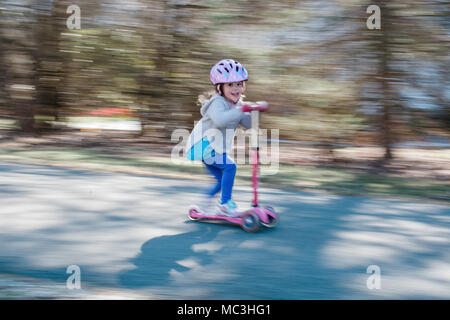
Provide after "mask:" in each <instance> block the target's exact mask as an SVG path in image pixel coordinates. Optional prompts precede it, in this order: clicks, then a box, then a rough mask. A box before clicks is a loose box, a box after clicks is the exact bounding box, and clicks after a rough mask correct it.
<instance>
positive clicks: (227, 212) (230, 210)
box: [217, 199, 240, 217]
mask: <svg viewBox="0 0 450 320" xmlns="http://www.w3.org/2000/svg"><path fill="white" fill-rule="evenodd" d="M239 213H240V212H239V211H238V208H237V206H236V204H235V203H234V201H233V200H231V199H230V200H228V202H227V203H224V204H220V202H219V203H218V204H217V214H218V215H221V216H227V217H234V216H237V215H239Z"/></svg>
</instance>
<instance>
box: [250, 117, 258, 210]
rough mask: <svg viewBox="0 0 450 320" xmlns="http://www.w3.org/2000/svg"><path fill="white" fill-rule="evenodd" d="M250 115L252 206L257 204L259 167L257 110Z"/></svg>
mask: <svg viewBox="0 0 450 320" xmlns="http://www.w3.org/2000/svg"><path fill="white" fill-rule="evenodd" d="M251 115H252V130H254V131H253V134H255V136H254V138H253V139H251V142H252V148H251V149H252V187H253V203H252V206H253V207H257V206H258V169H259V168H258V167H259V139H258V138H259V111H258V110H255V111H252V112H251Z"/></svg>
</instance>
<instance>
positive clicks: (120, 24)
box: [0, 0, 450, 158]
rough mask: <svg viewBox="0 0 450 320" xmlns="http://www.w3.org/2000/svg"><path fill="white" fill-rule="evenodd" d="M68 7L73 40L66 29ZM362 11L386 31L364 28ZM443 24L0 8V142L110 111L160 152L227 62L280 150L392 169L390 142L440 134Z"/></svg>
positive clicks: (93, 0) (286, 10)
mask: <svg viewBox="0 0 450 320" xmlns="http://www.w3.org/2000/svg"><path fill="white" fill-rule="evenodd" d="M73 4H76V5H78V6H79V7H80V8H81V30H69V29H68V28H67V27H66V20H67V18H68V17H69V16H70V14H68V13H67V12H66V10H67V8H68V7H69V5H73ZM371 4H376V5H378V6H379V7H380V8H381V30H368V28H367V26H366V20H367V18H368V17H369V16H370V14H369V13H367V12H366V9H367V7H368V6H369V5H371ZM448 13H449V5H448V2H445V1H425V0H422V1H420V0H419V1H414V2H410V1H406V0H391V1H387V0H386V1H385V0H371V1H356V0H335V1H332V0H310V1H300V0H299V1H289V0H285V1H267V2H266V1H257V0H231V1H216V0H164V1H150V0H133V1H118V0H102V1H100V0H98V1H97V0H89V1H87V0H79V1H67V0H1V1H0V119H1V120H3V122H0V129H2V126H1V123H8V124H11V120H14V122H13V123H15V124H16V127H15V128H16V130H17V131H19V132H35V133H36V132H38V133H44V132H46V130H49V129H52V130H56V129H57V128H61V127H60V126H55V124H57V123H64V122H66V121H68V120H67V119H69V118H73V117H76V116H80V117H82V116H87V115H89V114H91V113H92V112H94V113H95V112H97V115H98V112H101V111H99V110H102V109H105V108H106V109H111V108H113V109H114V108H118V109H120V110H128V112H124V113H123V115H122V116H123V117H127V118H130V117H132V118H136V119H138V120H139V121H140V123H141V128H142V129H141V131H140V133H139V134H141V135H148V136H152V137H155V139H164V140H166V141H169V140H170V136H171V133H172V131H173V130H174V129H176V128H186V129H191V128H192V127H193V125H194V121H196V120H198V119H199V118H200V114H199V107H198V106H197V105H196V100H197V97H198V95H199V94H201V93H203V92H204V91H207V90H210V89H212V88H211V85H210V83H209V70H210V68H211V66H212V65H213V64H214V63H215V62H217V61H218V60H220V59H223V58H225V57H232V58H234V59H236V60H238V61H239V62H241V63H243V64H244V65H245V66H246V68H247V69H248V70H249V75H250V78H249V82H248V86H247V92H246V96H247V99H248V100H250V101H258V100H266V101H268V102H269V103H270V105H271V112H270V113H267V114H265V115H264V116H263V118H262V122H263V126H266V127H268V128H278V129H280V138H282V139H291V140H301V141H312V142H320V143H323V144H324V145H328V146H330V148H331V149H332V148H333V146H335V145H336V144H340V143H348V144H378V145H382V146H384V147H385V148H386V153H385V158H390V157H392V154H391V152H390V148H391V145H392V144H393V143H395V142H398V141H401V140H408V139H417V138H421V137H424V136H427V135H446V134H448V133H449V128H450V125H449V124H450V104H449V97H450V92H449V88H450V86H449V81H450V77H449V68H448V65H449V54H448V52H449V50H448V49H449V22H448ZM113 113H114V112H113ZM114 114H115V115H116V116H120V112H116V113H114ZM10 127H11V126H10ZM3 129H4V128H3Z"/></svg>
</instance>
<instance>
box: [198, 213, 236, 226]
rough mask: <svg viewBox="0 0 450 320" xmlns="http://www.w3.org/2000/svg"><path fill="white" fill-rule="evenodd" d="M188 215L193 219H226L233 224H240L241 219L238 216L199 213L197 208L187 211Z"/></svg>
mask: <svg viewBox="0 0 450 320" xmlns="http://www.w3.org/2000/svg"><path fill="white" fill-rule="evenodd" d="M189 217H191V218H193V219H194V220H212V221H228V222H231V223H235V224H240V223H241V220H242V219H241V217H240V216H236V217H230V216H225V215H217V214H209V213H201V212H199V211H197V210H192V211H191V212H190V213H189Z"/></svg>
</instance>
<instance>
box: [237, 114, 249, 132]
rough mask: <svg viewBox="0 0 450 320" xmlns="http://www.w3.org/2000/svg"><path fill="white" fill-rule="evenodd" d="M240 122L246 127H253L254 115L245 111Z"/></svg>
mask: <svg viewBox="0 0 450 320" xmlns="http://www.w3.org/2000/svg"><path fill="white" fill-rule="evenodd" d="M239 124H240V125H241V126H243V127H244V128H246V129H250V128H251V127H252V116H251V115H250V113H248V112H245V113H244V116H243V117H242V119H241V121H240V122H239Z"/></svg>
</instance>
